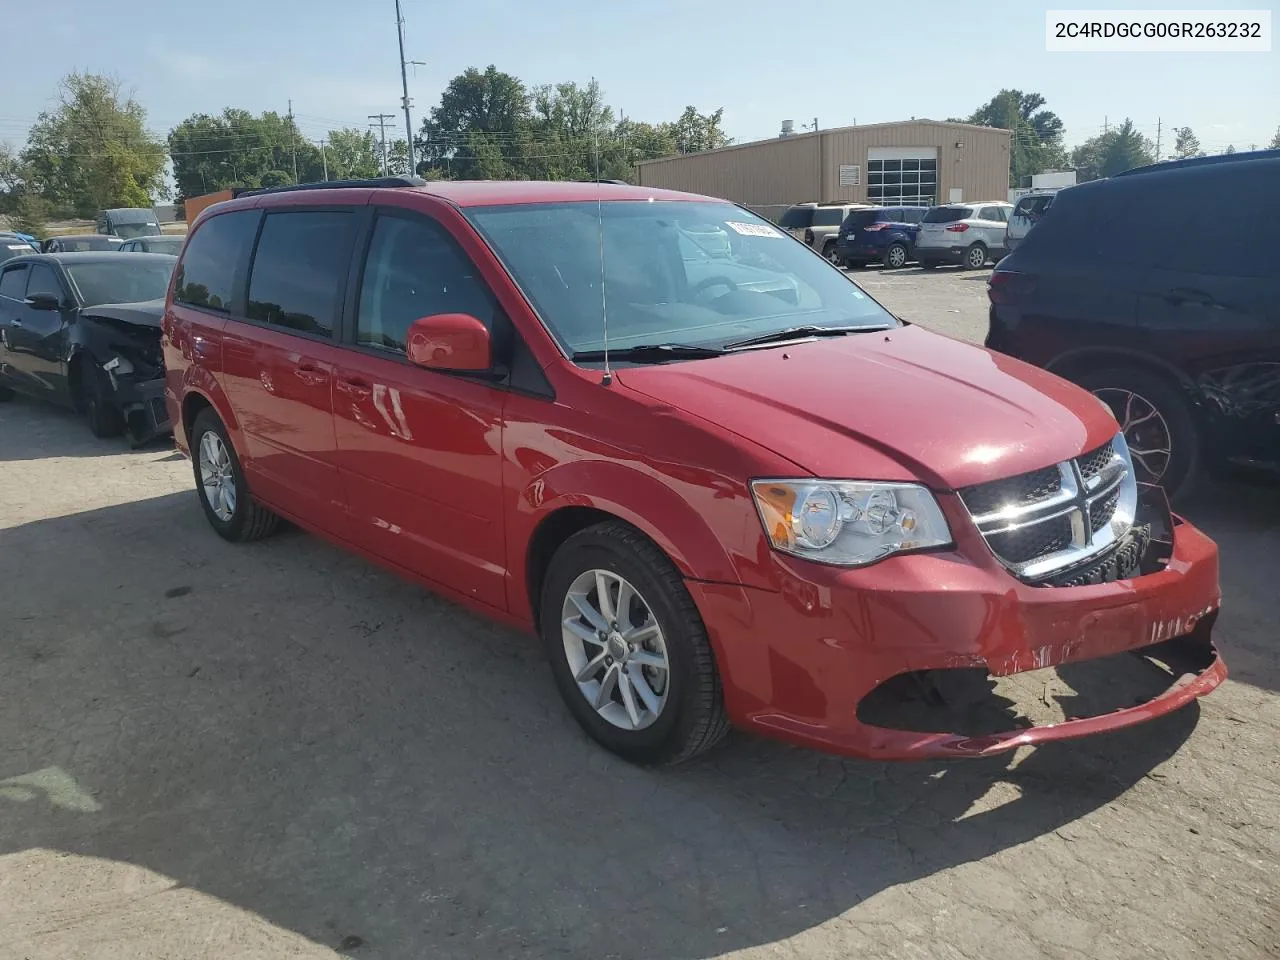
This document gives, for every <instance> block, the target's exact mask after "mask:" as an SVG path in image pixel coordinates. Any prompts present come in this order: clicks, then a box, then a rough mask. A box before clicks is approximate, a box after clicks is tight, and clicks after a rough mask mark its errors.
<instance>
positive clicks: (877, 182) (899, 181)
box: [867, 160, 938, 207]
mask: <svg viewBox="0 0 1280 960" xmlns="http://www.w3.org/2000/svg"><path fill="white" fill-rule="evenodd" d="M937 195H938V161H937V160H868V161H867V201H868V202H869V203H878V204H880V205H882V206H891V205H898V204H911V205H913V206H922V207H930V206H933V204H934V203H935V198H936V197H937Z"/></svg>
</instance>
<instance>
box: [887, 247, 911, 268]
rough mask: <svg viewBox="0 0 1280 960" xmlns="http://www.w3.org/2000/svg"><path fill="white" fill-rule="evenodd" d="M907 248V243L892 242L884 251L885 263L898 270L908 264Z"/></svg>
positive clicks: (888, 266)
mask: <svg viewBox="0 0 1280 960" xmlns="http://www.w3.org/2000/svg"><path fill="white" fill-rule="evenodd" d="M907 256H908V254H907V248H906V245H905V244H901V243H891V244H889V249H888V250H886V251H885V252H884V265H885V267H887V268H888V269H890V270H897V269H898V268H899V267H905V266H906V265H907Z"/></svg>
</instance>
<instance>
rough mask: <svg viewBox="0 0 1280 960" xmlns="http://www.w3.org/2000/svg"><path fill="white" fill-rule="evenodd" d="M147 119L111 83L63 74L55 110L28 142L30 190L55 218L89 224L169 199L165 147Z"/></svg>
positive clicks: (38, 121)
mask: <svg viewBox="0 0 1280 960" xmlns="http://www.w3.org/2000/svg"><path fill="white" fill-rule="evenodd" d="M146 116H147V115H146V111H145V110H144V109H143V108H142V105H141V104H139V103H138V102H137V101H136V100H134V99H133V98H131V97H125V96H124V95H122V94H121V92H120V84H119V83H118V82H116V81H115V80H112V79H111V78H109V77H104V76H99V75H97V74H92V73H70V74H68V75H67V76H66V77H64V78H63V79H62V82H61V83H60V84H59V86H58V105H57V107H56V109H54V110H52V111H46V112H44V113H41V114H40V115H39V117H37V118H36V122H35V124H34V125H33V126H32V128H31V130H30V132H29V134H28V136H27V145H26V148H25V149H24V150H23V152H22V163H23V167H24V170H25V171H26V176H27V178H28V180H29V184H28V185H29V186H30V188H31V189H32V190H34V191H35V192H38V193H39V194H40V195H41V196H43V197H44V198H45V200H46V201H47V202H49V203H50V204H51V205H52V206H53V207H54V208H55V209H56V212H59V213H75V214H76V215H78V216H86V217H87V216H92V215H93V214H94V213H96V212H97V211H98V210H101V209H104V208H107V207H149V206H151V205H152V204H153V203H155V202H156V201H157V200H161V199H164V198H166V197H167V196H168V195H169V190H168V187H167V185H166V183H165V179H164V168H165V150H164V144H163V143H161V142H160V141H158V140H157V139H156V138H154V137H153V136H151V134H149V133H148V132H147V128H146Z"/></svg>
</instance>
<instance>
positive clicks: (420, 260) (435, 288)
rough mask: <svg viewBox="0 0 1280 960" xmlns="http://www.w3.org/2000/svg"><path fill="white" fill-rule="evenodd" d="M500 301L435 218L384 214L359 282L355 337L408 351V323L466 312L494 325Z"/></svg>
mask: <svg viewBox="0 0 1280 960" xmlns="http://www.w3.org/2000/svg"><path fill="white" fill-rule="evenodd" d="M495 309H496V303H495V301H494V299H493V296H492V295H491V294H490V292H489V288H488V287H487V286H486V284H485V282H484V280H483V279H481V277H480V275H479V273H478V272H477V271H476V268H475V267H474V266H473V265H472V263H471V261H470V259H469V258H468V257H467V255H466V254H465V253H463V252H462V250H461V249H460V248H459V247H458V245H457V243H456V242H455V241H454V239H453V237H451V236H450V235H449V233H448V231H446V230H445V229H444V228H443V227H441V226H440V225H439V224H437V223H435V222H434V221H431V220H425V219H417V218H413V219H409V218H405V217H392V216H381V217H379V218H378V220H377V222H376V223H375V224H374V228H373V238H372V240H371V242H370V244H369V255H368V257H367V258H366V260H365V267H364V272H363V276H362V277H361V281H360V306H359V308H358V311H359V312H358V313H357V315H356V342H357V343H359V344H362V345H363V346H367V347H382V348H383V349H387V350H396V351H400V352H404V349H405V342H406V340H407V339H408V332H409V326H410V324H412V323H413V321H415V320H417V319H418V318H419V317H428V316H431V315H432V314H437V313H468V314H470V315H471V316H473V317H476V318H477V319H479V320H481V321H483V322H484V324H485V326H487V327H489V328H490V329H492V328H493V316H494V312H495Z"/></svg>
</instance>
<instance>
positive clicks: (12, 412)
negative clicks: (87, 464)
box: [0, 396, 173, 462]
mask: <svg viewBox="0 0 1280 960" xmlns="http://www.w3.org/2000/svg"><path fill="white" fill-rule="evenodd" d="M0 433H3V434H4V443H3V444H2V445H0V462H5V461H16V460H45V459H49V458H52V457H109V456H112V455H113V454H117V453H122V452H125V451H128V450H129V449H130V445H129V441H128V440H127V439H126V438H124V437H117V438H113V439H109V440H99V439H98V438H97V437H95V436H94V435H93V434H91V433H90V432H89V425H88V424H87V423H86V422H85V419H84V417H83V416H81V415H80V414H78V413H76V412H75V411H73V410H71V409H69V408H67V407H60V406H57V405H55V404H52V403H43V402H41V401H39V400H35V399H32V398H30V397H24V396H17V397H14V398H13V399H12V400H7V401H5V402H3V403H0ZM172 446H173V440H172V438H170V437H168V436H164V437H157V438H156V439H155V440H152V441H150V442H149V443H147V444H146V445H145V446H143V447H142V448H141V449H142V450H164V449H165V448H166V447H172Z"/></svg>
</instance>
